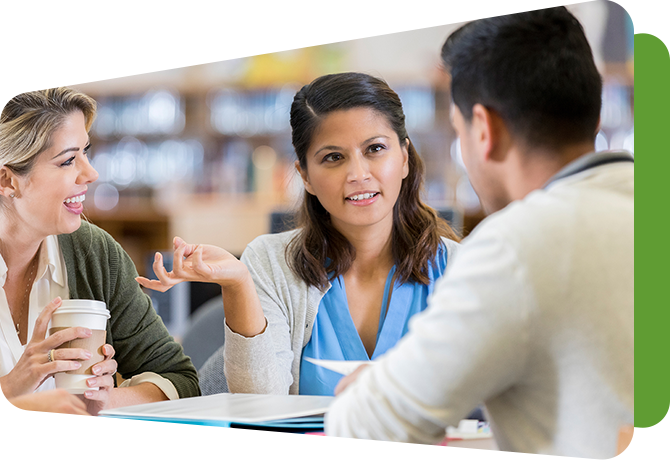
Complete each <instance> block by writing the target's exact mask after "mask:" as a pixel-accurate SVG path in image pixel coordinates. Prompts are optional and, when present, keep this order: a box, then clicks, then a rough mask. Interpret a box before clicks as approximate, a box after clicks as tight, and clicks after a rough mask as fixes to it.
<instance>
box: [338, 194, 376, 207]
mask: <svg viewBox="0 0 670 460" xmlns="http://www.w3.org/2000/svg"><path fill="white" fill-rule="evenodd" d="M380 196H381V195H380V193H379V192H373V191H367V190H366V191H364V192H355V193H352V194H351V195H349V196H348V197H346V198H345V201H346V202H347V203H349V204H352V205H354V206H368V205H371V204H372V203H374V202H375V201H377V199H378V198H379V197H380Z"/></svg>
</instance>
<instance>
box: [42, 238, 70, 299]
mask: <svg viewBox="0 0 670 460" xmlns="http://www.w3.org/2000/svg"><path fill="white" fill-rule="evenodd" d="M44 249H45V250H43V251H42V254H41V256H40V259H41V260H40V266H42V263H44V270H45V271H44V272H42V276H45V275H46V270H49V273H50V274H51V279H52V280H53V282H54V283H57V284H58V285H60V286H61V287H65V267H64V266H63V259H62V257H61V252H60V246H59V245H58V237H57V236H56V235H50V236H47V237H46V239H45V240H44Z"/></svg>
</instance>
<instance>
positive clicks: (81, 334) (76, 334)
mask: <svg viewBox="0 0 670 460" xmlns="http://www.w3.org/2000/svg"><path fill="white" fill-rule="evenodd" d="M91 335H93V331H91V330H90V329H89V328H87V327H68V328H67V329H63V330H62V331H58V332H56V333H55V334H51V335H50V336H49V337H48V338H46V339H45V340H44V341H43V342H42V344H41V346H40V349H41V350H40V351H42V350H43V351H44V353H46V352H48V351H49V350H51V349H52V348H58V347H60V346H61V345H62V344H64V343H65V342H69V341H71V340H74V339H85V338H88V337H90V336H91Z"/></svg>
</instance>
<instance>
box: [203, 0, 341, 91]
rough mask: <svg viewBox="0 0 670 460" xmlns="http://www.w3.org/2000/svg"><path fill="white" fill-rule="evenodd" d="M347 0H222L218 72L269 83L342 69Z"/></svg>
mask: <svg viewBox="0 0 670 460" xmlns="http://www.w3.org/2000/svg"><path fill="white" fill-rule="evenodd" d="M344 6H345V5H344V0H221V16H222V18H221V25H220V31H219V34H218V36H219V39H218V43H217V50H216V63H215V65H216V66H218V67H219V69H217V70H218V72H217V74H219V75H222V76H223V77H224V79H225V80H226V81H227V82H230V83H239V84H242V85H244V86H247V87H251V88H253V87H267V86H275V85H278V84H284V83H289V82H299V83H307V82H309V81H311V80H312V79H314V78H315V77H317V76H319V75H322V74H325V73H332V72H338V71H341V70H342V66H343V59H344V54H345V49H344V37H345V28H346V21H345V8H344Z"/></svg>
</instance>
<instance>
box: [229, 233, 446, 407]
mask: <svg viewBox="0 0 670 460" xmlns="http://www.w3.org/2000/svg"><path fill="white" fill-rule="evenodd" d="M298 231H299V230H292V231H290V232H285V233H279V234H272V235H262V236H260V237H258V238H256V239H255V240H254V241H252V242H251V243H250V244H249V245H248V246H247V248H246V250H245V251H244V253H243V254H242V259H241V260H242V262H244V264H245V265H246V266H247V267H248V269H249V272H250V273H251V277H252V278H253V280H254V284H255V285H256V291H257V292H258V297H259V299H260V302H261V307H262V308H263V312H264V313H265V318H266V319H267V322H268V326H267V328H266V330H265V332H263V333H262V334H259V335H257V336H254V337H251V338H248V337H244V336H242V335H239V334H236V333H235V332H233V331H231V330H230V328H229V327H228V325H225V326H224V327H225V346H224V353H223V357H224V361H225V375H226V379H227V381H228V387H229V388H230V391H231V392H234V393H258V394H287V393H288V394H298V390H299V388H300V385H299V383H300V359H301V355H302V349H303V348H304V347H305V345H307V342H309V339H310V337H311V336H312V326H313V325H314V319H315V318H316V312H317V308H318V306H319V304H320V303H321V299H322V298H323V296H324V295H325V293H326V292H328V290H329V289H330V283H329V284H328V286H327V287H326V289H324V290H323V291H321V290H319V289H318V288H316V287H313V286H307V284H306V283H305V282H304V281H303V280H302V279H300V278H298V277H297V276H296V275H295V274H294V273H293V272H292V271H291V269H290V268H289V267H288V265H287V263H286V258H285V256H284V251H285V249H286V246H287V244H288V243H289V242H290V241H291V239H292V238H293V236H294V235H295V234H296V232H298ZM443 241H444V244H445V246H446V248H447V259H448V260H449V258H450V257H451V255H452V254H453V252H454V251H455V250H456V247H457V246H458V245H459V244H458V243H456V242H455V241H452V240H448V239H445V238H443Z"/></svg>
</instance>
